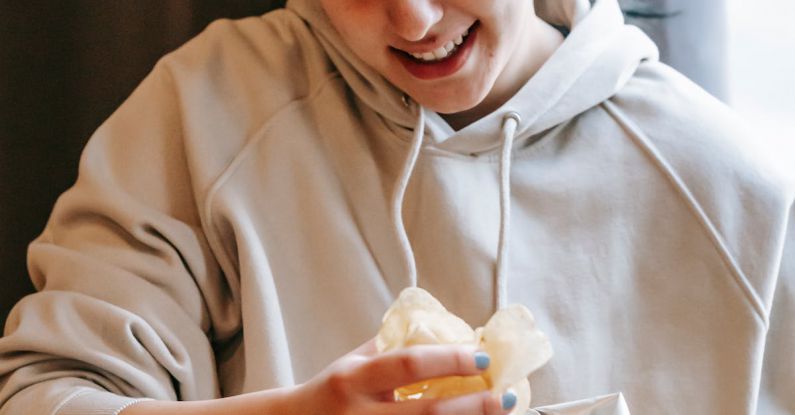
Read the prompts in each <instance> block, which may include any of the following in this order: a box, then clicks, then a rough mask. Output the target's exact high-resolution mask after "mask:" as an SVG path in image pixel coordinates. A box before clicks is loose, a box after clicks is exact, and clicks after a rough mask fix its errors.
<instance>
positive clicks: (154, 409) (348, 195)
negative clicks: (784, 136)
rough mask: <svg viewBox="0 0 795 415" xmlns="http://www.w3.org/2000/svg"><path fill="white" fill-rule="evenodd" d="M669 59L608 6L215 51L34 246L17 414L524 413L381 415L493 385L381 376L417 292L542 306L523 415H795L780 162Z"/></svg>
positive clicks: (99, 137)
mask: <svg viewBox="0 0 795 415" xmlns="http://www.w3.org/2000/svg"><path fill="white" fill-rule="evenodd" d="M656 58H657V50H656V48H655V47H654V45H653V43H652V42H651V41H650V40H649V39H648V38H647V37H646V36H644V35H643V34H642V33H641V32H640V31H639V30H637V29H635V28H633V27H630V26H625V25H624V24H623V21H622V16H621V12H620V10H619V8H618V5H617V3H616V1H615V0H597V1H595V2H594V3H593V5H591V3H590V2H589V1H587V0H566V1H560V2H557V1H537V2H536V4H535V7H533V4H532V2H527V1H525V0H500V1H490V2H484V1H480V0H436V1H434V0H412V1H409V0H396V1H367V0H320V1H314V0H291V1H290V2H289V3H288V5H287V8H286V9H284V10H279V11H276V12H272V13H269V14H267V15H265V16H263V17H261V18H250V19H244V20H240V21H221V22H218V23H215V24H213V25H212V26H211V27H210V28H208V30H206V31H205V33H203V34H202V35H201V36H199V37H198V38H196V39H194V40H193V41H191V42H189V43H188V44H187V45H185V46H184V47H182V48H181V49H179V50H178V51H176V52H174V53H172V54H170V55H168V56H166V57H165V58H163V59H162V60H161V62H159V64H158V65H157V66H156V67H155V69H154V71H153V72H152V73H151V74H150V76H149V77H148V78H147V79H146V80H145V81H144V82H143V83H142V85H141V86H140V87H139V88H138V89H137V90H136V91H135V92H134V93H133V95H132V96H131V97H130V98H129V99H128V101H127V102H125V103H124V104H123V105H122V107H121V108H120V109H119V110H118V111H117V112H116V113H115V114H114V115H113V116H112V117H111V118H110V119H109V120H108V121H107V122H106V123H105V124H104V125H103V126H102V127H100V128H99V130H98V131H97V132H96V134H95V136H94V137H92V139H91V141H90V142H89V144H88V146H87V148H86V150H85V152H84V155H83V158H82V161H81V170H80V177H79V179H78V182H77V183H76V185H75V186H74V187H73V188H72V189H70V190H69V191H68V192H66V193H65V194H64V195H63V196H62V197H61V198H60V199H59V201H58V203H57V205H56V206H55V209H54V212H53V215H52V217H51V219H50V221H49V223H48V225H47V228H46V230H45V231H44V233H43V234H42V236H41V237H40V238H38V239H37V240H36V241H35V242H34V243H33V244H32V245H31V248H30V256H29V264H30V270H31V277H32V279H33V281H34V283H35V284H36V286H37V288H38V289H39V290H40V292H39V293H37V294H35V295H33V296H30V297H28V298H26V299H24V300H23V301H21V302H20V303H19V304H18V306H17V307H16V308H15V310H14V312H13V313H12V315H11V316H10V318H9V321H8V322H7V325H6V326H7V333H6V334H7V335H6V337H4V338H3V339H2V340H1V341H0V351H1V352H2V355H0V356H2V360H0V375H2V379H3V388H2V390H0V403H1V404H2V410H3V412H2V413H4V414H18V413H25V414H39V413H41V414H45V413H57V414H61V415H63V414H77V413H97V414H106V413H107V414H115V413H120V412H121V413H123V414H124V415H136V414H157V413H169V414H179V413H191V414H202V413H206V414H212V413H238V414H247V413H252V414H253V413H256V414H291V413H310V414H315V413H324V414H337V413H340V414H341V413H356V414H424V413H439V414H481V413H483V414H499V413H508V412H510V410H511V408H512V405H514V404H515V399H514V398H513V397H512V395H511V394H510V393H507V394H506V395H505V396H503V397H501V398H500V399H497V398H494V397H491V396H489V394H488V393H481V394H473V395H466V396H462V397H457V398H452V399H447V400H423V401H414V402H410V403H406V402H402V403H395V402H391V399H390V397H391V390H392V389H393V388H395V387H396V386H399V385H403V384H407V383H412V382H413V381H416V380H420V379H426V378H432V377H437V376H443V375H451V374H460V375H465V374H473V373H478V371H480V370H482V368H483V367H484V366H486V364H487V359H485V357H484V356H483V355H482V354H477V353H476V351H475V350H473V349H471V348H465V347H453V346H425V347H421V348H413V349H408V350H405V351H402V352H398V353H391V354H384V355H375V354H374V352H373V350H372V349H373V346H372V342H366V341H367V339H369V338H371V337H372V336H373V335H374V334H375V333H376V331H377V330H378V327H379V325H380V317H381V315H382V313H383V312H384V310H385V309H386V307H387V306H388V305H389V304H390V303H391V302H392V300H393V299H394V298H395V295H396V294H397V293H398V292H399V291H400V290H401V289H402V288H404V287H406V286H412V285H419V286H422V287H424V288H426V289H427V290H429V291H430V292H431V293H433V294H434V295H435V296H437V297H438V298H439V299H440V300H441V301H442V302H443V303H444V304H445V305H446V306H447V307H448V308H449V309H450V310H451V311H452V312H454V313H456V314H458V315H460V316H461V317H463V318H464V319H465V320H466V321H468V322H470V323H471V324H472V325H480V324H482V323H483V322H484V321H485V320H486V319H487V318H488V317H489V316H490V315H491V314H492V313H493V312H494V310H495V309H496V308H499V307H501V306H502V305H504V304H507V303H522V304H525V305H527V306H528V307H529V308H530V309H531V310H532V311H533V313H534V314H535V316H536V319H537V321H538V325H539V327H540V328H541V329H542V330H543V331H544V332H545V333H547V335H549V337H550V338H551V341H552V345H553V348H554V349H555V352H556V356H555V357H554V358H553V359H552V360H551V361H550V362H549V363H548V364H547V365H546V366H545V367H544V368H542V369H541V370H540V371H539V372H537V373H536V374H534V375H533V377H532V379H531V384H532V386H533V394H534V405H555V404H559V405H558V408H559V410H560V411H561V412H562V411H564V410H565V409H564V408H569V409H570V410H571V408H573V407H576V406H578V404H566V403H565V402H567V401H574V400H578V399H584V398H589V397H592V396H599V395H605V394H609V393H614V392H621V393H623V395H624V396H625V397H626V399H627V405H628V406H629V409H630V410H631V411H632V412H633V413H638V414H646V413H655V412H666V413H667V412H673V413H676V412H679V413H684V412H687V413H702V414H712V413H716V414H717V413H753V412H755V411H757V410H758V411H760V412H761V413H786V412H792V411H793V405H795V403H794V402H793V400H792V398H790V397H789V394H788V392H789V391H791V390H793V389H795V375H793V372H795V368H794V367H793V362H792V359H791V358H790V357H789V355H788V353H790V350H793V348H795V339H794V338H793V337H794V336H793V335H792V333H793V330H791V328H789V329H787V327H785V326H786V325H787V324H788V322H787V321H785V320H782V319H783V318H786V317H782V316H786V315H788V314H790V313H792V312H795V301H793V299H794V298H793V296H794V294H793V292H794V291H795V290H793V279H794V278H795V275H793V273H794V272H795V270H794V269H793V255H792V254H793V249H795V246H794V244H795V240H794V239H793V230H792V229H791V228H792V226H793V225H792V223H795V221H788V219H789V218H790V216H791V215H792V214H791V213H790V212H791V207H792V204H793V194H795V192H793V190H795V184H794V183H795V174H793V172H792V171H791V168H790V167H789V164H788V163H787V161H790V162H791V160H792V155H787V154H780V153H777V152H775V151H767V149H766V147H765V146H764V137H754V140H753V141H752V140H750V139H748V138H747V136H746V134H745V132H744V129H743V128H742V125H741V124H739V123H738V122H737V120H736V117H735V116H734V115H733V113H731V112H730V111H729V110H727V109H726V108H725V107H724V106H723V105H721V104H720V103H719V102H717V101H716V100H715V99H713V98H712V97H710V96H709V95H708V94H706V93H705V92H703V91H702V90H700V89H699V88H698V87H696V86H695V85H694V84H692V83H691V82H689V81H688V80H687V79H685V78H683V77H682V76H681V75H679V74H678V73H676V72H675V71H673V70H672V69H670V68H668V67H666V66H665V65H663V64H661V63H659V62H657V59H656ZM788 226H789V228H790V229H789V230H788ZM509 253H510V255H509ZM362 343H364V345H363V346H361V347H358V348H357V347H356V346H357V345H358V344H362ZM353 349H355V350H354V351H353V352H348V351H349V350H353ZM340 356H343V357H341V358H340ZM148 399H151V400H148ZM187 401H192V402H187ZM599 402H600V401H599V399H594V400H592V402H590V403H588V402H586V403H585V404H582V405H579V408H580V409H578V410H579V411H580V412H582V408H584V407H587V406H588V405H590V407H593V408H595V407H596V406H598V405H599ZM583 405H585V406H583Z"/></svg>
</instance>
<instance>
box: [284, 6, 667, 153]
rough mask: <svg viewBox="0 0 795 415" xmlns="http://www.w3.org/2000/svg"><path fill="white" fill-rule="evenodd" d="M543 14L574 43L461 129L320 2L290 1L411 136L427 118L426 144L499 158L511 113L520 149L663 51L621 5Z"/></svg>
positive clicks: (339, 63) (370, 99)
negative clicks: (346, 35)
mask: <svg viewBox="0 0 795 415" xmlns="http://www.w3.org/2000/svg"><path fill="white" fill-rule="evenodd" d="M535 6H536V13H537V14H538V16H539V17H541V18H542V19H544V20H545V21H547V22H548V23H550V24H552V25H554V26H557V27H563V28H566V29H567V30H568V32H569V33H568V35H567V36H566V39H565V40H564V42H563V43H562V44H561V46H560V47H559V48H558V49H557V50H556V51H555V52H554V53H553V54H552V56H550V58H549V59H548V60H547V62H546V63H545V64H544V65H543V66H542V67H541V68H540V69H539V70H538V72H537V73H536V74H535V75H534V76H533V77H532V78H531V79H530V80H529V81H528V82H527V83H526V84H525V86H524V87H522V88H521V89H520V90H519V91H518V92H517V93H516V94H515V95H514V96H513V97H512V98H511V99H510V100H509V101H508V102H506V103H505V104H504V105H503V106H502V107H501V108H499V109H497V110H496V111H494V112H493V113H491V114H490V115H487V116H486V117H484V118H482V119H480V120H478V121H476V122H474V123H472V124H470V125H468V126H467V127H465V128H463V129H461V130H458V131H455V130H453V129H452V128H451V127H450V126H449V125H448V124H447V122H445V121H444V120H443V119H442V118H441V116H439V115H438V114H437V113H435V112H432V111H427V110H423V109H422V108H418V107H417V105H416V104H413V103H412V105H409V106H407V105H405V104H404V101H405V100H406V97H405V96H404V94H403V92H402V91H400V90H399V89H397V88H396V87H395V86H393V85H392V84H391V83H389V81H387V80H386V79H385V78H384V77H382V76H381V75H380V74H378V73H377V72H375V71H374V70H373V69H371V68H370V67H369V66H368V65H367V64H366V63H364V62H363V61H362V60H361V59H359V58H358V57H357V56H356V55H355V54H354V53H353V51H351V50H350V49H349V48H348V47H347V46H346V45H345V43H344V42H343V41H342V38H341V37H340V35H339V34H338V33H337V31H336V30H335V29H334V27H333V26H332V24H331V22H330V20H329V18H328V17H327V16H326V14H325V12H324V11H323V9H322V7H321V5H320V3H319V2H318V1H317V0H289V1H288V3H287V8H289V9H291V10H292V11H294V12H295V13H297V14H298V15H299V16H300V17H301V18H303V19H304V20H305V21H306V22H307V23H308V24H309V26H310V27H311V29H312V30H313V31H314V32H315V34H316V35H317V37H318V39H319V41H320V42H321V44H322V46H323V48H324V49H325V50H326V52H327V53H328V55H329V57H330V59H331V60H332V62H333V63H334V65H335V66H336V67H337V69H338V70H339V72H340V74H341V75H342V77H343V78H344V79H345V81H346V82H347V84H348V85H350V87H351V89H352V90H353V92H354V93H355V94H356V95H357V96H358V98H359V99H360V100H362V101H363V102H364V103H365V104H366V105H368V106H369V107H371V108H372V109H373V110H375V111H376V112H377V113H379V114H380V115H381V116H382V117H384V119H386V120H387V121H389V122H392V123H394V124H397V125H398V126H400V127H403V128H404V129H406V130H414V129H415V128H416V127H417V122H418V113H419V112H420V111H423V112H424V113H425V117H423V118H424V119H425V128H424V129H425V139H426V143H425V145H432V146H434V147H437V148H438V149H440V150H444V151H450V152H455V153H461V154H478V155H479V154H484V153H489V152H494V151H496V150H497V149H499V147H500V145H501V137H500V130H501V127H502V124H503V121H504V118H505V115H506V114H510V113H515V114H518V115H519V117H520V118H521V122H520V123H519V125H518V127H517V131H516V133H515V136H514V145H517V146H521V142H522V141H524V140H527V139H528V138H529V137H530V136H532V135H534V134H536V133H539V132H542V131H544V130H547V129H549V128H551V127H554V126H556V125H558V124H560V123H562V122H564V121H566V120H569V119H571V118H573V117H575V116H577V115H578V114H580V113H582V112H584V111H586V110H588V109H589V108H592V107H593V106H596V105H598V104H599V103H601V102H603V101H605V100H607V99H608V98H610V97H611V96H613V95H614V94H615V93H616V92H618V90H620V89H621V87H622V86H623V85H624V84H625V83H626V82H627V81H628V80H629V78H630V77H631V76H632V75H633V74H634V73H635V70H636V69H637V67H638V65H639V64H640V63H641V62H642V61H643V60H647V59H652V60H656V59H658V51H657V47H656V46H655V45H654V43H653V42H652V41H651V40H650V39H649V38H648V37H647V36H646V35H645V34H644V33H643V32H642V31H641V30H640V29H638V28H636V27H635V26H629V25H625V24H624V18H623V14H622V13H621V9H620V7H619V5H618V2H617V0H595V1H594V2H593V4H592V3H591V2H590V1H589V0H536V1H535Z"/></svg>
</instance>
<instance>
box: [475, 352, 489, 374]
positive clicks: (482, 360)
mask: <svg viewBox="0 0 795 415" xmlns="http://www.w3.org/2000/svg"><path fill="white" fill-rule="evenodd" d="M489 363H491V358H490V357H489V355H488V354H487V353H486V352H475V367H477V368H478V369H480V370H484V369H486V368H487V367H489Z"/></svg>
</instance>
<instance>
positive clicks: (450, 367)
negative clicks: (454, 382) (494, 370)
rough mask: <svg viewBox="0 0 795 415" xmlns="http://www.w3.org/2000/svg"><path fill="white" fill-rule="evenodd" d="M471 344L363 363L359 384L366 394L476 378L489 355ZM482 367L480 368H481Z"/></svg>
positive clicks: (391, 355)
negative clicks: (428, 382) (452, 378)
mask: <svg viewBox="0 0 795 415" xmlns="http://www.w3.org/2000/svg"><path fill="white" fill-rule="evenodd" d="M476 351H477V349H476V348H475V346H469V345H424V346H411V347H407V348H405V349H400V350H395V351H392V352H388V353H384V354H382V355H378V356H375V357H373V358H372V359H370V360H369V361H367V362H366V363H365V364H363V365H362V366H361V367H360V368H359V370H358V373H357V376H356V377H357V378H358V379H357V383H358V384H359V385H360V387H361V388H362V390H363V391H367V392H370V393H380V392H386V391H391V390H393V389H395V388H398V387H401V386H405V385H410V384H412V383H416V382H419V381H422V380H426V379H432V378H438V377H444V376H471V375H477V374H480V373H481V372H482V370H483V369H485V368H486V367H488V356H487V355H486V354H485V353H483V352H478V353H477V355H476ZM478 366H480V368H478Z"/></svg>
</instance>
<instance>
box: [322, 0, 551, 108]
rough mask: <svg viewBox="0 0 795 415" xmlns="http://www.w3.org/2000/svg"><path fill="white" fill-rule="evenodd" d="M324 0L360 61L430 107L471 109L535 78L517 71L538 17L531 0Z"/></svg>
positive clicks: (525, 57) (524, 60)
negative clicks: (530, 78)
mask: <svg viewBox="0 0 795 415" xmlns="http://www.w3.org/2000/svg"><path fill="white" fill-rule="evenodd" d="M319 1H320V2H321V4H322V6H323V8H324V9H325V11H326V14H327V15H328V16H329V18H330V20H331V22H332V24H333V25H334V27H335V28H336V29H337V31H338V32H339V33H340V35H341V36H342V38H343V40H344V41H345V43H346V44H347V45H348V46H349V47H350V48H351V50H352V51H353V52H354V53H355V54H356V55H357V56H358V57H359V58H360V59H362V60H363V61H364V62H366V63H368V64H369V65H370V66H371V67H372V68H374V69H375V70H376V71H377V72H379V73H380V74H381V75H383V76H384V77H385V78H386V79H387V80H389V81H390V82H391V83H392V84H394V85H395V86H397V87H398V88H400V89H401V90H403V91H404V92H405V93H407V94H408V95H409V96H411V97H412V98H413V99H414V100H415V101H417V102H418V103H420V104H422V105H423V106H425V107H427V108H429V109H431V110H434V111H437V112H440V113H444V114H453V113H459V112H463V111H468V110H471V109H473V108H475V107H476V106H478V105H481V104H482V103H484V101H488V98H489V96H490V95H494V94H499V93H500V91H499V90H500V89H505V88H501V87H499V86H506V87H507V86H508V85H514V84H523V83H524V81H526V79H527V78H528V76H526V73H524V71H521V70H516V68H521V67H526V66H527V65H528V60H530V59H529V57H528V53H529V52H528V50H531V49H532V47H525V46H528V45H527V44H526V43H527V42H533V37H532V36H530V33H533V31H534V27H535V26H537V23H538V22H539V20H538V19H537V18H536V17H535V13H534V10H533V1H532V0H319ZM521 77H524V78H522V79H518V78H521ZM513 78H517V79H513ZM495 85H497V86H498V87H495ZM517 88H518V87H517ZM508 89H511V88H510V87H509V88H508ZM502 92H505V91H502ZM513 92H515V89H514V90H513V91H511V92H510V93H511V94H512V93H513ZM492 98H493V97H492ZM507 98H508V97H505V99H507ZM491 101H494V99H492V100H491Z"/></svg>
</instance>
